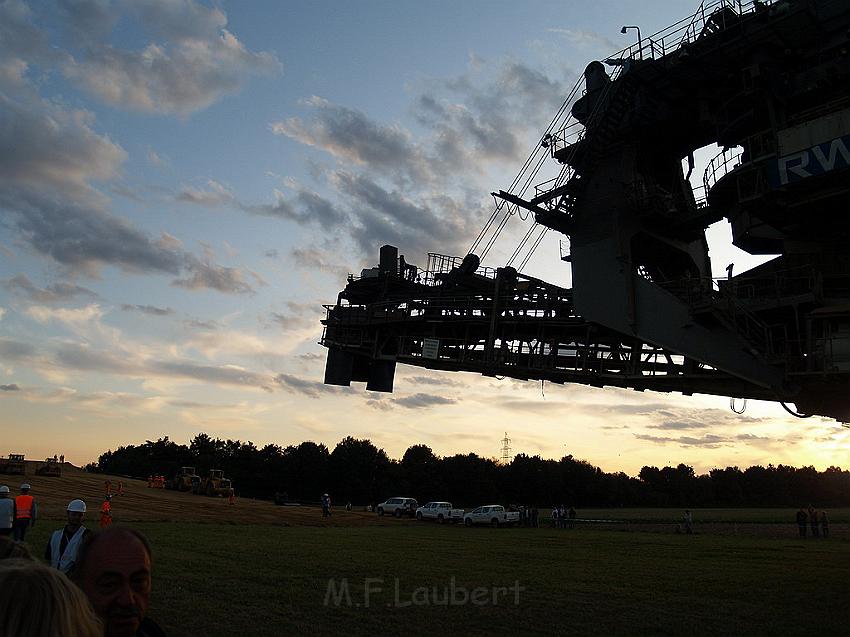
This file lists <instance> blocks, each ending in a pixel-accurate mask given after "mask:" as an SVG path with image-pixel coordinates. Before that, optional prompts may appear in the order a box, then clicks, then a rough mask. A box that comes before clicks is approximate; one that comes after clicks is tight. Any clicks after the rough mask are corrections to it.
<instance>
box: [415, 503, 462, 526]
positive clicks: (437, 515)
mask: <svg viewBox="0 0 850 637" xmlns="http://www.w3.org/2000/svg"><path fill="white" fill-rule="evenodd" d="M416 519H417V520H420V521H422V520H436V521H437V524H445V523H446V522H460V521H461V520H463V509H453V508H452V503H451V502H429V503H428V504H425V505H423V506H421V507H419V508H418V509H416Z"/></svg>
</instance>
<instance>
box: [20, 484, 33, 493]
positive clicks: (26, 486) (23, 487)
mask: <svg viewBox="0 0 850 637" xmlns="http://www.w3.org/2000/svg"><path fill="white" fill-rule="evenodd" d="M30 489H32V487H31V486H30V483H29V482H24V483H23V484H22V485H21V491H28V490H30Z"/></svg>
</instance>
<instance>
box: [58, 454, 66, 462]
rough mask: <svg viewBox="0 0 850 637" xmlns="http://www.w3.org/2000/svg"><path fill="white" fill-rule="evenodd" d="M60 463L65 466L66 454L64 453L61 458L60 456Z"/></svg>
mask: <svg viewBox="0 0 850 637" xmlns="http://www.w3.org/2000/svg"><path fill="white" fill-rule="evenodd" d="M59 462H60V463H61V464H65V454H64V453H63V454H62V455H61V456H59Z"/></svg>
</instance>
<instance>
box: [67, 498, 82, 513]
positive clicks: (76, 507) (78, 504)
mask: <svg viewBox="0 0 850 637" xmlns="http://www.w3.org/2000/svg"><path fill="white" fill-rule="evenodd" d="M66 510H67V511H73V512H74V513H85V512H86V503H85V502H83V501H82V500H71V501H70V502H69V503H68V508H67V509H66Z"/></svg>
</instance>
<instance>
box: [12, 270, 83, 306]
mask: <svg viewBox="0 0 850 637" xmlns="http://www.w3.org/2000/svg"><path fill="white" fill-rule="evenodd" d="M3 287H4V288H6V289H7V290H9V291H10V292H20V293H23V294H25V295H26V296H27V298H29V299H30V300H32V301H35V302H37V303H54V302H56V301H64V300H67V299H72V298H74V297H78V296H81V297H86V298H90V299H96V298H98V295H97V293H95V292H92V291H91V290H89V289H88V288H84V287H81V286H79V285H74V284H71V283H63V282H60V283H52V284H51V285H48V286H47V287H46V288H38V287H36V286H35V285H33V283H32V281H30V279H29V277H28V276H27V275H26V274H16V275H15V276H13V277H12V278H11V279H7V280H6V281H5V282H4V283H3Z"/></svg>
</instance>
